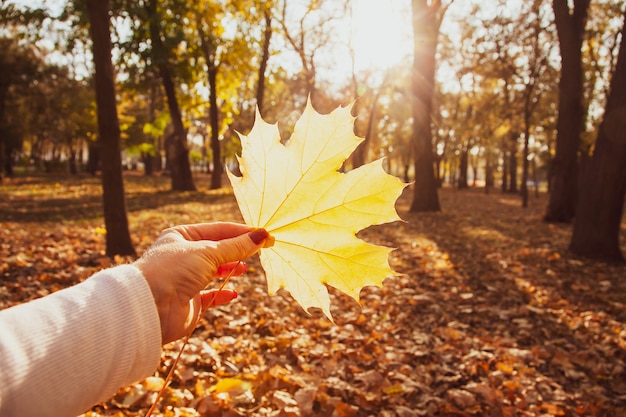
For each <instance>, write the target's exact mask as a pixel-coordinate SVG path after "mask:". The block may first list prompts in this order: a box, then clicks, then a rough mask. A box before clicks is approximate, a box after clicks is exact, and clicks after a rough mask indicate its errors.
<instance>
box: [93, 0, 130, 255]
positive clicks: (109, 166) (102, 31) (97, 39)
mask: <svg viewBox="0 0 626 417" xmlns="http://www.w3.org/2000/svg"><path fill="white" fill-rule="evenodd" d="M87 10H88V13H89V23H90V27H91V39H92V43H93V61H94V67H95V77H94V79H95V87H96V103H97V118H98V132H99V140H100V152H101V156H102V159H103V160H104V161H106V164H103V165H102V201H103V205H104V224H105V227H106V231H107V234H106V254H107V256H114V255H131V256H135V248H134V247H133V243H132V241H131V239H130V233H129V230H128V219H127V217H126V201H125V197H124V180H123V178H122V157H121V143H120V142H121V139H120V127H119V122H118V118H117V108H116V102H115V75H114V72H113V64H112V62H111V33H110V29H109V23H110V22H109V14H108V13H109V2H108V1H107V0H88V1H87Z"/></svg>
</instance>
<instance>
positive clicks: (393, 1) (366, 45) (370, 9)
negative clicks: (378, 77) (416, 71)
mask: <svg viewBox="0 0 626 417" xmlns="http://www.w3.org/2000/svg"><path fill="white" fill-rule="evenodd" d="M410 6H411V5H410V2H407V1H406V0H402V1H400V0H386V1H380V0H354V2H353V6H352V22H353V23H352V34H351V42H352V48H353V49H354V54H355V70H356V71H363V70H371V69H387V68H390V67H392V66H395V65H397V64H399V63H401V62H406V61H407V60H410V59H412V58H411V57H412V50H413V38H412V31H413V28H412V21H411V7H410Z"/></svg>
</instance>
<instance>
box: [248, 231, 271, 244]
mask: <svg viewBox="0 0 626 417" xmlns="http://www.w3.org/2000/svg"><path fill="white" fill-rule="evenodd" d="M269 235H270V234H269V233H267V230H265V229H256V230H253V231H252V232H250V233H248V236H250V239H252V241H253V242H254V243H255V244H256V245H258V244H260V243H261V242H263V241H264V240H265V239H267V238H268V237H269Z"/></svg>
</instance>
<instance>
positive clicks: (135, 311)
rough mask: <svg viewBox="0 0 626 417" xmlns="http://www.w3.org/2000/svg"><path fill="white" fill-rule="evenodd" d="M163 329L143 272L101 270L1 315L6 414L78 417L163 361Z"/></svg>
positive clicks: (0, 406) (1, 390) (1, 406)
mask: <svg viewBox="0 0 626 417" xmlns="http://www.w3.org/2000/svg"><path fill="white" fill-rule="evenodd" d="M160 354H161V326H160V322H159V316H158V313H157V309H156V305H155V303H154V299H153V297H152V293H151V292H150V288H149V287H148V284H147V282H146V281H145V279H144V278H143V276H142V275H141V272H140V271H139V270H138V269H137V268H136V267H134V266H132V265H124V266H118V267H115V268H110V269H107V270H104V271H101V272H98V273H96V274H95V275H93V276H92V277H91V278H89V279H87V280H86V281H84V282H82V283H80V284H78V285H75V286H73V287H71V288H67V289H64V290H61V291H58V292H56V293H53V294H51V295H49V296H46V297H43V298H40V299H37V300H34V301H31V302H29V303H25V304H21V305H18V306H15V307H12V308H9V309H6V310H3V311H0V416H1V417H13V416H15V417H30V416H37V417H42V416H55V417H63V416H68V417H74V416H76V415H78V414H80V413H82V412H84V411H85V410H87V409H88V408H90V407H91V406H92V405H94V404H97V403H99V402H101V401H104V400H107V399H109V398H110V397H111V396H112V395H113V394H114V393H115V392H116V390H117V389H118V388H120V387H123V386H125V385H128V384H130V383H132V382H135V381H137V380H140V379H142V378H145V377H147V376H149V375H151V374H152V373H153V372H154V370H155V369H156V367H157V366H158V364H159V359H160Z"/></svg>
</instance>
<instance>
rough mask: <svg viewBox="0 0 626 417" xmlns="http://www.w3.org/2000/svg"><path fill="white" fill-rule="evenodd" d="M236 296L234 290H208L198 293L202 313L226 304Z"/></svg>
mask: <svg viewBox="0 0 626 417" xmlns="http://www.w3.org/2000/svg"><path fill="white" fill-rule="evenodd" d="M237 296H238V294H237V291H235V290H209V291H201V292H200V300H201V301H202V311H204V310H206V309H208V308H210V307H215V306H221V305H224V304H228V303H230V302H231V301H233V300H234V299H235V298H237Z"/></svg>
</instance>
